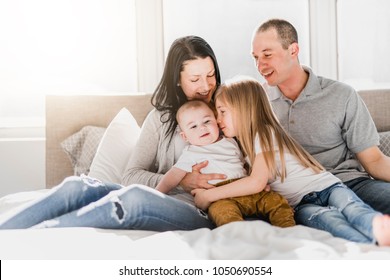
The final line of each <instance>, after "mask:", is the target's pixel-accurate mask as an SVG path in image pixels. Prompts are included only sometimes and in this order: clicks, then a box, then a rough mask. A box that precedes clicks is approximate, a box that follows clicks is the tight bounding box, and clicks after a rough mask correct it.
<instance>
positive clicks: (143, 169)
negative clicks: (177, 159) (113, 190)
mask: <svg viewBox="0 0 390 280" xmlns="http://www.w3.org/2000/svg"><path fill="white" fill-rule="evenodd" d="M162 133H163V132H162V123H161V121H160V114H159V112H158V111H156V110H152V111H151V112H150V113H149V115H148V116H147V118H146V119H145V121H144V123H143V125H142V128H141V134H140V136H139V139H138V141H137V144H136V146H135V148H134V150H133V151H132V154H131V156H130V159H129V163H128V165H127V168H126V170H125V171H124V175H123V177H122V184H123V185H130V184H135V183H137V184H143V185H146V186H150V187H155V186H157V184H158V182H159V181H160V180H161V178H162V176H163V175H162V174H158V173H156V172H157V168H156V161H158V159H157V154H158V148H159V142H160V137H163V136H162V135H161V134H162Z"/></svg>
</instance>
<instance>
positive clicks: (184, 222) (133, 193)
mask: <svg viewBox="0 0 390 280" xmlns="http://www.w3.org/2000/svg"><path fill="white" fill-rule="evenodd" d="M30 227H33V228H49V227H96V228H105V229H137V230H153V231H167V230H192V229H196V228H201V227H207V228H213V227H214V226H213V224H212V223H211V221H210V220H209V219H208V218H207V215H206V214H204V213H203V212H202V211H201V210H199V209H197V208H196V207H195V206H193V205H190V204H188V203H186V202H183V201H181V200H178V199H175V198H173V197H170V196H168V195H165V194H163V193H161V192H159V191H156V190H154V189H153V188H150V187H147V186H143V185H137V184H134V185H130V186H127V187H123V186H120V185H117V184H105V183H102V182H100V181H98V180H95V179H93V178H90V177H69V178H67V179H65V180H64V181H63V182H62V183H61V184H60V185H58V186H56V187H54V188H53V189H52V190H51V191H50V192H49V193H47V194H46V195H45V196H44V197H42V198H40V199H38V200H36V201H33V202H32V203H30V204H29V205H26V207H24V208H23V209H21V210H20V211H19V212H17V213H16V214H15V215H13V216H11V217H8V218H7V219H6V220H5V221H0V229H14V228H30Z"/></svg>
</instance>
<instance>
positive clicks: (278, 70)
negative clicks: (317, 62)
mask: <svg viewBox="0 0 390 280" xmlns="http://www.w3.org/2000/svg"><path fill="white" fill-rule="evenodd" d="M295 47H297V45H296V44H295V45H294V44H291V45H290V46H289V47H288V48H287V49H284V48H283V46H282V43H281V41H280V40H279V38H278V34H277V32H276V30H275V29H273V28H272V29H269V30H266V31H263V32H259V33H256V34H255V35H254V36H253V38H252V56H253V58H254V61H255V65H256V68H257V70H258V71H259V73H260V74H261V75H262V76H263V77H264V79H265V80H266V81H267V83H268V84H269V85H270V86H278V85H281V84H283V83H284V82H286V81H287V80H288V78H289V76H290V75H291V74H292V73H291V71H290V68H291V66H292V65H293V63H294V61H295V60H294V59H296V55H297V54H296V55H294V54H295V51H296V50H294V48H295Z"/></svg>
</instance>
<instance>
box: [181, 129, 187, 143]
mask: <svg viewBox="0 0 390 280" xmlns="http://www.w3.org/2000/svg"><path fill="white" fill-rule="evenodd" d="M180 136H181V138H183V140H184V141H185V142H188V139H187V136H186V134H185V133H184V132H183V131H181V132H180Z"/></svg>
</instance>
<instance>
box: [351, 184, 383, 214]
mask: <svg viewBox="0 0 390 280" xmlns="http://www.w3.org/2000/svg"><path fill="white" fill-rule="evenodd" d="M344 184H345V185H346V186H347V187H348V188H350V189H351V190H353V191H354V192H355V193H356V194H357V196H358V197H360V199H361V200H363V201H364V202H365V203H367V204H368V205H370V206H371V207H372V208H374V209H375V210H376V211H378V212H381V213H383V214H389V215H390V183H388V182H384V181H379V180H374V179H371V178H366V177H361V178H356V179H354V180H351V181H348V182H344Z"/></svg>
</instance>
